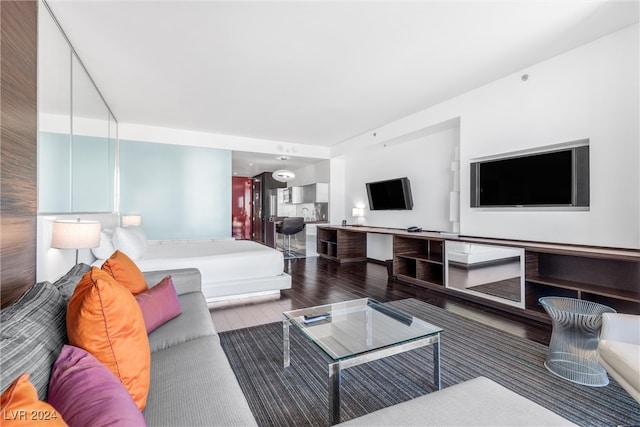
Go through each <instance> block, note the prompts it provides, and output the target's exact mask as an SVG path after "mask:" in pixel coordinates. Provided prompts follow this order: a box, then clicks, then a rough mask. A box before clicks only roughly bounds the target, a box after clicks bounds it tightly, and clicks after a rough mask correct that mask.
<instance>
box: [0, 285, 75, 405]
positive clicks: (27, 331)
mask: <svg viewBox="0 0 640 427" xmlns="http://www.w3.org/2000/svg"><path fill="white" fill-rule="evenodd" d="M66 308H67V304H66V300H65V298H64V297H63V296H62V295H61V294H60V292H58V289H56V287H55V286H53V285H52V284H51V283H49V282H42V283H37V284H36V285H34V286H32V287H31V288H30V289H29V290H28V291H27V292H25V293H24V294H23V295H22V296H21V297H20V298H19V299H18V300H17V301H16V302H14V303H13V304H12V305H11V306H9V307H6V308H4V309H3V310H2V312H1V313H0V323H1V324H2V328H1V330H0V336H1V340H0V366H1V368H0V383H1V386H2V391H4V390H6V389H7V388H8V387H9V386H10V385H11V383H12V382H13V381H15V380H16V378H18V377H19V376H20V375H22V374H24V373H29V374H30V379H31V382H32V383H33V385H34V386H35V387H36V389H37V391H38V397H39V398H40V399H41V400H46V398H47V386H48V384H49V375H50V371H51V366H53V362H55V360H56V358H57V357H58V354H59V353H60V349H61V348H62V346H63V344H64V343H65V342H66V340H67V332H66V325H65V313H66Z"/></svg>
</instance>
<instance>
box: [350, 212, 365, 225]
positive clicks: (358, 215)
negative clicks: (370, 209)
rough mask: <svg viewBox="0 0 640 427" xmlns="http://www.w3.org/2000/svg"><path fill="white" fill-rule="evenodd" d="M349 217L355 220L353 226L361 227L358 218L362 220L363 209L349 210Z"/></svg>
mask: <svg viewBox="0 0 640 427" xmlns="http://www.w3.org/2000/svg"><path fill="white" fill-rule="evenodd" d="M351 216H352V217H354V218H355V219H356V223H355V224H354V225H361V224H360V218H364V208H353V209H351Z"/></svg>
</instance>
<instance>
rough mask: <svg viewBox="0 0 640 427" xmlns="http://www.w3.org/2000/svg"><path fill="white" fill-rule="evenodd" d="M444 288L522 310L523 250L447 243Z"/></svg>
mask: <svg viewBox="0 0 640 427" xmlns="http://www.w3.org/2000/svg"><path fill="white" fill-rule="evenodd" d="M445 286H446V287H447V288H449V289H455V290H457V291H460V292H464V293H467V294H471V295H476V296H478V297H481V298H484V299H488V300H492V301H496V302H500V303H503V304H507V305H511V306H514V307H518V308H524V304H525V298H524V249H522V248H513V247H507V246H497V245H486V244H477V243H467V242H456V241H451V240H447V241H446V245H445Z"/></svg>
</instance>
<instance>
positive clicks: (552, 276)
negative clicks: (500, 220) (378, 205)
mask: <svg viewBox="0 0 640 427" xmlns="http://www.w3.org/2000/svg"><path fill="white" fill-rule="evenodd" d="M367 233H376V234H387V235H391V236H393V275H394V276H395V277H396V278H397V279H398V280H400V281H404V282H408V283H412V284H414V285H418V286H422V287H425V288H428V289H431V290H435V291H439V292H444V293H447V294H452V295H456V296H458V297H460V298H466V299H470V300H473V301H475V302H479V303H481V304H485V305H488V306H492V307H495V308H500V309H503V310H505V311H509V312H511V313H515V314H519V315H522V316H525V317H530V318H533V319H536V320H540V321H543V322H550V319H549V316H548V315H547V314H546V312H545V311H544V309H543V308H542V307H541V306H540V304H539V302H538V299H539V298H541V297H545V296H563V297H569V298H576V299H583V300H588V301H593V302H597V303H601V304H604V305H607V306H609V307H612V308H613V309H615V310H617V311H618V312H621V313H631V314H640V251H638V250H632V249H619V248H599V247H592V246H581V245H563V244H553V243H537V242H526V241H516V240H504V239H489V238H480V237H465V236H460V237H455V236H453V237H450V236H442V235H441V234H440V233H436V232H419V233H409V232H407V231H405V230H399V229H391V228H377V227H332V226H328V227H318V254H319V255H320V256H322V257H325V258H328V259H331V260H334V261H337V262H349V261H365V260H366V259H367ZM445 240H452V241H458V242H469V243H481V244H489V245H502V246H511V247H516V248H522V249H524V255H525V267H524V269H525V283H524V287H525V289H524V294H525V295H524V296H525V303H524V308H519V307H510V306H508V305H506V304H502V303H499V302H495V301H490V300H488V299H483V298H482V297H478V296H477V295H468V294H465V293H462V292H460V291H458V290H456V289H451V288H446V287H445V283H444V277H445V274H444V270H445V263H444V245H445Z"/></svg>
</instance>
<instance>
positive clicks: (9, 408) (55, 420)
mask: <svg viewBox="0 0 640 427" xmlns="http://www.w3.org/2000/svg"><path fill="white" fill-rule="evenodd" d="M0 414H1V415H0V417H1V418H0V419H2V425H3V426H7V427H9V426H34V425H38V426H40V425H41V426H66V425H67V423H65V422H64V420H63V419H62V417H61V416H60V413H59V412H58V411H56V410H55V408H54V407H53V406H51V405H49V404H48V403H47V402H43V401H41V400H38V392H37V391H36V388H35V387H34V386H33V384H31V381H29V374H22V375H21V376H20V377H18V379H16V380H15V381H14V382H13V383H12V384H11V385H10V386H9V388H8V389H6V390H5V392H4V393H2V398H1V403H0Z"/></svg>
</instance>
